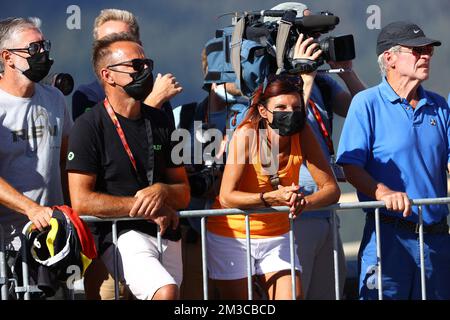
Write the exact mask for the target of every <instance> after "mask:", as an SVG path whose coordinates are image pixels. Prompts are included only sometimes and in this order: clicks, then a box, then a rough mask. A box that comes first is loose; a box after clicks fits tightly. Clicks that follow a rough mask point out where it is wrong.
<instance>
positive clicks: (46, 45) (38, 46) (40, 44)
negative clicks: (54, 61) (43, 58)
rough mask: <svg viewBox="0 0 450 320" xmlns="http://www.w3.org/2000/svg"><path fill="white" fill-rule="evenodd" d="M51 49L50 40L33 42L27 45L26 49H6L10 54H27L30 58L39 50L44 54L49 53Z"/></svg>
mask: <svg viewBox="0 0 450 320" xmlns="http://www.w3.org/2000/svg"><path fill="white" fill-rule="evenodd" d="M51 47H52V44H51V42H50V40H41V41H35V42H31V43H30V44H29V45H28V48H12V49H6V50H7V51H11V52H16V51H19V52H28V54H29V55H30V56H34V55H35V54H36V53H39V52H41V50H43V51H45V52H49V51H50V48H51Z"/></svg>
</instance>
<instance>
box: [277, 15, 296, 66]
mask: <svg viewBox="0 0 450 320" xmlns="http://www.w3.org/2000/svg"><path fill="white" fill-rule="evenodd" d="M294 22H295V13H294V11H292V12H291V11H287V12H286V13H285V14H284V16H283V18H282V19H281V20H280V22H279V27H278V33H277V39H276V48H277V49H276V50H277V51H276V53H277V67H278V69H277V74H280V73H281V72H282V71H283V70H284V53H285V51H286V42H287V39H288V36H289V31H290V30H291V27H292V25H293V23H294Z"/></svg>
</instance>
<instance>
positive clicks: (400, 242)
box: [338, 22, 450, 299]
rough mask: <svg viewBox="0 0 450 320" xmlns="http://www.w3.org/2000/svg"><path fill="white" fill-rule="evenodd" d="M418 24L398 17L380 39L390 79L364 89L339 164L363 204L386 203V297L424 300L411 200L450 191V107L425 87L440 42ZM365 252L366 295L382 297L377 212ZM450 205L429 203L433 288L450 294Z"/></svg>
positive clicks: (439, 294)
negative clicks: (449, 182) (449, 185)
mask: <svg viewBox="0 0 450 320" xmlns="http://www.w3.org/2000/svg"><path fill="white" fill-rule="evenodd" d="M440 45H441V42H440V41H437V40H433V39H429V38H427V37H426V36H425V34H424V33H423V31H422V30H421V29H420V28H419V27H418V26H417V25H415V24H412V23H407V22H394V23H391V24H389V25H387V26H386V27H384V28H383V29H382V30H381V32H380V34H379V36H378V40H377V55H378V62H379V64H380V68H381V71H382V73H383V80H382V82H381V84H379V85H378V86H376V87H373V88H370V89H367V90H365V91H362V92H360V93H359V94H357V95H356V96H355V97H354V99H353V101H352V103H351V105H350V109H349V112H348V115H347V119H346V121H345V124H344V128H343V131H342V136H341V139H340V144H339V149H338V163H339V164H341V165H342V166H343V167H344V171H345V175H346V177H347V179H348V180H349V182H350V183H351V184H353V186H355V188H356V189H357V191H358V198H359V200H360V201H369V200H381V201H384V202H385V203H386V209H382V210H381V216H380V220H381V228H380V229H381V247H382V249H381V257H382V263H383V269H382V280H383V297H384V298H386V299H420V297H421V285H420V261H419V237H418V233H417V232H416V230H417V223H418V221H419V218H418V208H417V207H412V206H411V202H410V199H417V198H438V197H446V196H447V178H446V170H447V168H448V163H449V156H450V148H449V141H450V132H449V128H450V110H449V107H448V105H447V102H446V101H445V99H444V98H443V97H441V96H439V95H437V94H435V93H433V92H430V91H427V90H425V89H423V87H422V86H421V83H422V82H423V81H425V80H427V79H428V77H429V72H430V62H431V57H432V55H433V51H434V47H435V46H440ZM366 212H367V219H366V225H365V229H364V235H363V239H362V242H361V247H360V252H359V271H360V284H359V293H360V297H361V299H376V298H377V295H378V293H377V272H378V269H377V266H378V264H377V258H376V243H375V231H374V229H375V226H374V214H373V210H367V211H366ZM447 215H448V208H447V206H446V205H431V206H426V207H423V221H424V232H425V234H424V240H425V243H424V248H425V267H426V293H427V298H428V299H450V236H449V234H448V225H447V222H446V217H447Z"/></svg>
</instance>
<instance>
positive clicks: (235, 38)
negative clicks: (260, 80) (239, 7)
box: [230, 14, 247, 87]
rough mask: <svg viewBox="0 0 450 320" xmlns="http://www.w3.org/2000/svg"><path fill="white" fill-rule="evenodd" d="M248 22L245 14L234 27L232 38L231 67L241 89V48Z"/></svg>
mask: <svg viewBox="0 0 450 320" xmlns="http://www.w3.org/2000/svg"><path fill="white" fill-rule="evenodd" d="M246 20H247V16H246V14H244V15H243V16H242V17H241V18H240V19H239V21H238V22H237V23H236V25H235V26H234V30H233V34H232V36H231V44H230V46H231V54H230V56H231V65H232V67H233V70H234V73H235V74H236V81H237V84H238V85H239V87H240V86H241V47H242V37H243V35H244V29H245V22H246Z"/></svg>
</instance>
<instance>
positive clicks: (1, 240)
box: [0, 224, 8, 300]
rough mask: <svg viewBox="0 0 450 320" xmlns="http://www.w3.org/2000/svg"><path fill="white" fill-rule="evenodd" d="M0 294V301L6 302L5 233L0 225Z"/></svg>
mask: <svg viewBox="0 0 450 320" xmlns="http://www.w3.org/2000/svg"><path fill="white" fill-rule="evenodd" d="M0 293H1V300H8V274H7V273H6V247H5V232H4V230H3V227H2V225H1V224H0Z"/></svg>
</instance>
